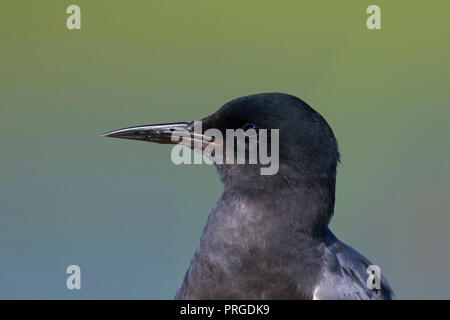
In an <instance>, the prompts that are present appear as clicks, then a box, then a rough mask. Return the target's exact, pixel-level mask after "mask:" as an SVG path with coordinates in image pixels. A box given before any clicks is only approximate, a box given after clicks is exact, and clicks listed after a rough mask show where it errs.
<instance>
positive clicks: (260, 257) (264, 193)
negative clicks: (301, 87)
mask: <svg viewBox="0 0 450 320" xmlns="http://www.w3.org/2000/svg"><path fill="white" fill-rule="evenodd" d="M202 124H203V130H207V129H209V128H217V129H219V130H221V131H222V132H225V130H226V129H237V128H245V127H246V126H248V124H251V125H252V126H255V127H258V128H265V129H272V128H277V129H279V132H280V145H279V149H280V153H279V157H280V159H279V162H280V166H279V171H278V173H277V174H276V175H273V176H263V175H261V174H260V170H259V168H260V166H261V165H233V164H216V167H217V170H218V172H219V176H220V178H221V180H222V182H223V184H224V190H223V192H222V194H221V196H220V198H219V200H218V201H217V203H216V206H215V207H214V208H213V210H212V212H211V213H210V215H209V217H208V220H207V223H206V226H205V228H204V231H203V234H202V236H201V239H200V243H199V245H198V248H197V250H196V251H195V254H194V257H193V259H192V261H191V263H190V266H189V268H188V271H187V272H186V275H185V277H184V279H183V281H182V283H181V286H180V288H179V289H178V291H177V293H176V298H177V299H313V298H314V299H391V298H392V297H393V293H392V290H391V289H390V287H389V285H388V284H387V281H386V280H385V279H384V277H383V278H382V282H381V284H382V286H381V289H380V290H373V289H369V288H367V285H366V280H367V277H368V274H367V273H366V269H367V267H368V266H369V265H371V263H370V262H369V261H368V260H367V259H366V258H364V257H363V256H362V255H360V254H359V253H357V252H356V251H355V250H354V249H352V248H351V247H349V246H346V245H345V244H343V243H342V242H340V241H339V240H337V239H336V237H335V236H334V235H333V234H332V233H331V231H330V230H329V229H328V223H329V221H330V219H331V217H332V215H333V211H334V201H335V182H336V166H337V163H338V162H339V152H338V147H337V142H336V139H335V137H334V134H333V132H332V130H331V128H330V127H329V125H328V124H327V123H326V121H325V120H324V119H323V118H322V117H321V116H320V115H319V114H318V113H317V112H316V111H314V110H313V109H312V108H311V107H309V106H308V105H307V104H306V103H305V102H304V101H302V100H300V99H298V98H296V97H294V96H291V95H287V94H282V93H266V94H257V95H251V96H246V97H242V98H238V99H236V100H233V101H230V102H229V103H227V104H225V105H224V106H223V107H221V108H220V109H219V110H218V111H217V112H215V113H214V114H212V115H210V116H208V117H206V118H204V119H202ZM165 126H166V128H167V130H166V131H164V127H165ZM174 126H181V127H183V128H185V129H186V128H187V129H189V128H190V124H189V123H177V124H168V125H158V126H141V127H133V128H127V129H121V130H117V131H113V132H110V133H108V134H106V136H112V137H118V138H126V139H136V140H147V141H152V142H158V143H170V142H169V140H167V136H168V134H169V132H170V130H169V128H170V129H173V127H174Z"/></svg>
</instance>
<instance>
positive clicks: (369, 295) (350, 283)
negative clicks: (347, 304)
mask: <svg viewBox="0 0 450 320" xmlns="http://www.w3.org/2000/svg"><path fill="white" fill-rule="evenodd" d="M323 249H324V254H325V257H326V261H327V263H326V265H325V268H324V271H323V274H322V277H321V280H320V283H319V285H318V286H317V288H316V290H315V292H314V298H315V299H351V300H355V299H357V300H359V299H364V300H366V299H367V300H386V299H393V298H394V293H393V292H392V289H391V288H390V286H389V284H388V282H387V280H386V278H384V276H383V274H381V288H380V289H379V290H377V289H369V288H368V287H367V284H366V283H367V279H368V277H369V274H368V273H367V271H366V270H367V267H369V266H370V265H372V263H371V262H370V261H369V260H368V259H367V258H365V257H364V256H362V255H361V254H359V253H358V252H357V251H356V250H355V249H353V248H352V247H350V246H347V245H346V244H344V243H342V242H341V241H339V240H338V239H337V238H336V237H335V236H334V235H333V233H331V231H329V230H328V231H327V236H326V241H325V244H324V248H323Z"/></svg>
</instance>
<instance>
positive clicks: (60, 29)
mask: <svg viewBox="0 0 450 320" xmlns="http://www.w3.org/2000/svg"><path fill="white" fill-rule="evenodd" d="M71 4H77V5H79V6H80V8H81V20H82V22H81V23H82V24H81V27H82V28H81V30H72V31H71V30H68V29H67V28H66V19H67V17H68V15H67V14H66V8H67V7H68V6H69V5H71ZM371 4H377V5H379V6H380V8H381V19H382V30H373V31H371V30H368V29H367V27H366V19H367V17H368V15H367V14H366V8H367V7H368V6H369V5H371ZM449 12H450V4H449V2H448V1H444V0H443V1H438V0H435V1H428V2H425V1H422V2H417V1H416V2H411V1H406V0H405V1H386V0H376V1H362V0H346V1H262V0H260V1H220V2H219V1H164V2H163V1H147V0H146V1H144V0H142V1H137V0H135V1H129V2H125V1H106V0H96V1H87V0H80V1H75V0H64V1H61V0H41V1H26V2H25V1H13V0H2V1H1V4H0V39H1V47H0V58H1V59H0V173H1V175H0V219H1V222H0V298H3V299H5V298H6V299H11V298H27V299H28V298H30V299H37V298H40V299H53V298H61V299H78V298H83V299H91V298H103V299H110V298H112V299H116V298H125V299H128V298H137V299H141V298H142V299H171V298H173V296H174V293H175V291H176V289H177V288H178V285H179V283H180V282H181V280H182V277H183V275H184V273H185V271H186V269H187V267H188V264H189V261H190V259H191V257H192V255H193V252H194V250H195V248H196V246H197V243H198V241H199V238H200V234H201V232H202V229H203V226H204V224H205V221H206V218H207V215H208V213H209V211H210V210H211V208H212V207H213V205H214V203H215V201H216V200H217V198H218V196H219V194H220V192H221V189H222V186H221V184H220V181H219V179H218V177H217V176H216V171H215V168H214V167H213V166H208V165H196V166H194V165H192V166H189V165H184V166H183V165H182V166H176V165H174V164H172V162H171V161H170V150H171V148H170V146H164V145H154V144H145V143H142V142H135V141H125V140H123V141H121V140H116V139H106V138H103V137H101V136H100V134H101V133H103V132H106V131H109V130H113V129H117V128H122V127H127V126H131V125H139V124H148V123H160V122H171V121H190V120H194V119H200V118H201V117H203V116H206V115H208V114H210V113H212V112H213V111H215V110H216V109H217V108H218V107H220V106H221V105H222V104H224V103H225V102H227V101H228V100H231V99H233V98H236V97H239V96H242V95H248V94H252V93H259V92H271V91H281V92H286V93H290V94H293V95H296V96H298V97H300V98H302V99H303V100H305V101H306V102H307V103H308V104H310V105H311V106H312V107H313V108H315V109H316V110H317V111H318V112H320V113H321V114H322V115H323V116H324V117H325V119H326V120H327V121H328V123H329V124H330V125H331V127H332V128H333V130H334V132H335V135H336V136H337V138H338V141H339V145H340V151H341V153H342V164H341V165H340V166H339V168H338V180H337V200H336V209H335V216H334V219H333V221H332V223H331V229H332V230H333V231H334V232H335V234H336V235H337V237H338V238H340V239H341V240H342V241H344V242H346V243H348V244H350V245H352V246H353V247H354V248H356V249H357V250H358V251H360V252H361V253H362V254H364V255H365V256H367V257H368V258H369V259H371V260H372V262H374V263H376V264H378V265H379V266H380V267H381V271H382V273H383V274H384V275H385V276H386V277H387V278H388V280H389V281H390V284H391V286H392V287H393V289H394V291H395V293H396V295H397V298H400V299H408V298H419V299H422V298H426V299H429V298H447V299H448V298H450V274H449V272H448V271H449V270H450V252H449V251H450V249H449V244H450V232H449V227H450V215H449V211H450V202H449V189H448V188H449V184H450V161H449V160H450V143H449V134H450V126H449V125H450V121H449V116H450V108H449V98H450V90H449V76H450V46H449V41H448V39H450V28H449V24H448V15H449ZM71 264H76V265H79V266H80V267H81V286H82V289H81V290H71V291H69V290H68V289H67V288H66V278H67V276H68V275H66V273H65V270H66V268H67V266H68V265H71Z"/></svg>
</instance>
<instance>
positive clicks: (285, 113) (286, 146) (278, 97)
mask: <svg viewBox="0 0 450 320" xmlns="http://www.w3.org/2000/svg"><path fill="white" fill-rule="evenodd" d="M239 129H241V130H239ZM180 132H181V133H185V135H184V137H183V134H182V135H181V136H178V139H174V138H173V136H174V133H177V134H179V133H180ZM186 133H187V134H186ZM237 133H241V134H242V133H244V135H243V136H242V135H241V136H239V135H238V134H237ZM104 136H107V137H114V138H122V139H132V140H141V141H149V142H156V143H165V144H178V143H179V142H180V141H181V140H183V139H184V144H186V141H187V142H188V144H189V145H190V146H191V147H192V148H195V149H197V150H199V151H201V152H203V153H208V152H209V153H208V155H209V157H210V158H211V156H212V157H213V160H214V163H215V165H216V167H217V169H218V172H219V174H220V177H221V180H222V181H223V182H224V184H225V185H226V186H234V187H237V188H243V189H249V190H250V189H253V190H255V189H264V190H266V191H272V190H275V189H276V188H280V187H283V186H288V187H289V186H295V185H297V184H303V185H305V184H310V185H311V186H312V187H314V185H316V184H317V183H318V184H320V185H332V186H333V193H334V183H335V176H336V165H337V162H338V161H339V152H338V148H337V142H336V139H335V137H334V134H333V132H332V130H331V128H330V127H329V126H328V124H327V123H326V121H325V120H324V119H323V118H322V116H320V114H319V113H317V112H316V111H314V110H313V109H312V108H311V107H309V106H308V105H307V104H306V103H305V102H303V101H302V100H300V99H299V98H297V97H294V96H292V95H288V94H283V93H262V94H255V95H250V96H245V97H241V98H237V99H235V100H232V101H230V102H228V103H226V104H225V105H223V106H222V107H221V108H220V109H219V110H217V111H216V112H215V113H213V114H211V115H209V116H207V117H205V118H203V119H202V120H201V125H200V122H179V123H170V124H159V125H146V126H137V127H130V128H125V129H120V130H115V131H111V132H108V133H106V134H104ZM242 137H243V140H241V142H242V141H243V145H244V148H243V149H242V148H240V147H239V145H240V144H239V143H240V142H239V141H238V140H239V139H240V138H242ZM252 143H256V145H257V146H256V147H255V144H253V145H252ZM196 146H197V147H196ZM211 151H212V152H211ZM220 154H222V157H220V156H219V155H220ZM252 155H253V156H254V157H256V163H253V164H249V162H250V158H251V156H252ZM240 156H241V157H243V158H241V160H240V161H241V162H242V159H244V163H245V164H239V159H238V157H240ZM220 158H221V159H222V163H220V161H217V160H218V159H220ZM254 160H255V158H253V161H252V162H255V161H254Z"/></svg>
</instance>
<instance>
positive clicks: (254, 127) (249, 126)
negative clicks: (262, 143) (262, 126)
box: [243, 123, 258, 133]
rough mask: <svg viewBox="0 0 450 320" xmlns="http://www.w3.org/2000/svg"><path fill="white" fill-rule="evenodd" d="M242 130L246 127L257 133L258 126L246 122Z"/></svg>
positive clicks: (245, 129)
mask: <svg viewBox="0 0 450 320" xmlns="http://www.w3.org/2000/svg"><path fill="white" fill-rule="evenodd" d="M243 129H244V131H247V130H248V129H253V130H255V131H256V132H257V133H258V127H257V126H255V125H254V124H249V123H247V124H246V125H245V126H244V127H243Z"/></svg>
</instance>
